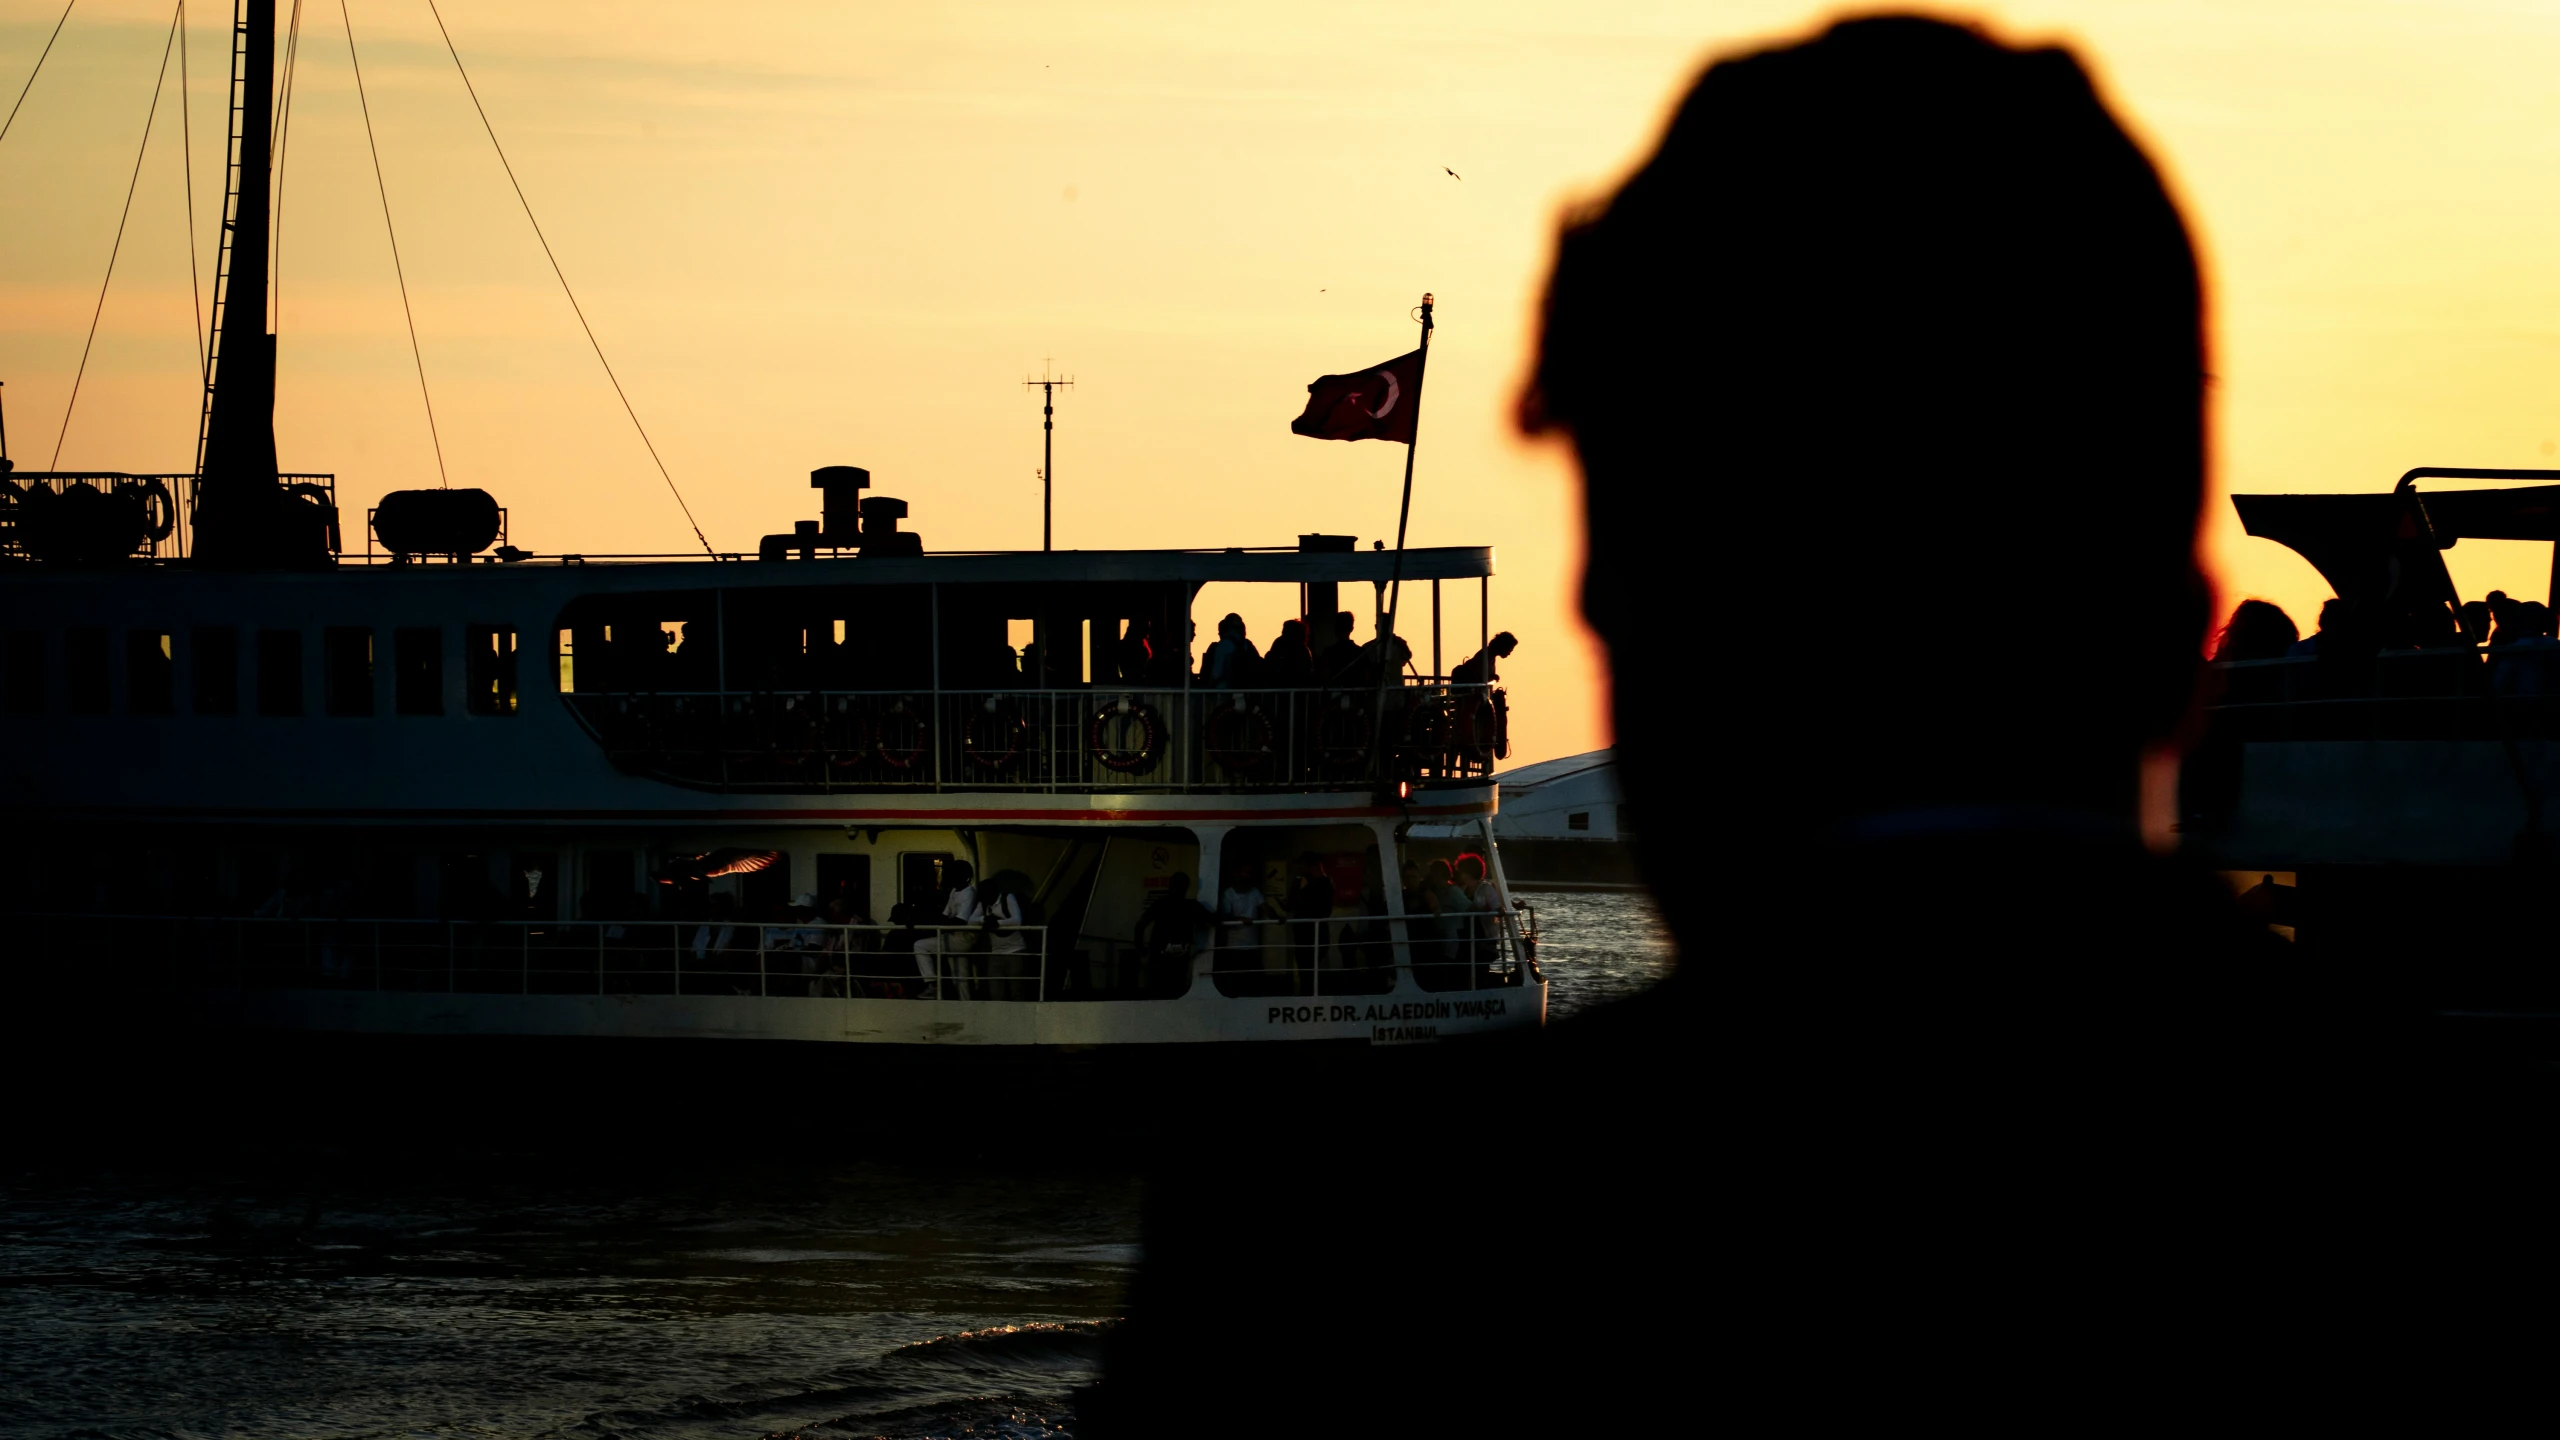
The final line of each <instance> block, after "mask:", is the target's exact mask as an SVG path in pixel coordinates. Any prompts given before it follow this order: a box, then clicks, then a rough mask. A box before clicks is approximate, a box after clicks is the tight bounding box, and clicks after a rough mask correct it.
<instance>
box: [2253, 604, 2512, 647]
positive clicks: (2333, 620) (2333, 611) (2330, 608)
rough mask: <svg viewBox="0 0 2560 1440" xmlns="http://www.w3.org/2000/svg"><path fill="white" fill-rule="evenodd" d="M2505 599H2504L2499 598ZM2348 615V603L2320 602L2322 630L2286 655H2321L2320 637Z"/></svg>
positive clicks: (2338, 624) (2300, 641)
mask: <svg viewBox="0 0 2560 1440" xmlns="http://www.w3.org/2000/svg"><path fill="white" fill-rule="evenodd" d="M2498 598H2504V597H2498ZM2346 615H2347V602H2346V601H2344V600H2340V599H2336V598H2334V597H2332V598H2330V599H2327V600H2323V601H2321V602H2320V628H2318V629H2316V630H2314V631H2312V632H2311V633H2310V634H2308V635H2305V636H2303V637H2302V638H2301V639H2299V640H2296V641H2294V642H2293V643H2292V644H2291V645H2288V646H2286V647H2285V652H2284V653H2285V654H2287V655H2293V656H2313V655H2318V654H2319V653H2320V637H2321V636H2323V635H2326V634H2328V633H2329V632H2330V631H2332V630H2335V629H2337V628H2339V626H2340V625H2341V624H2342V623H2344V621H2345V619H2346Z"/></svg>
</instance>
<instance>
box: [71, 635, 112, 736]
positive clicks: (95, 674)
mask: <svg viewBox="0 0 2560 1440" xmlns="http://www.w3.org/2000/svg"><path fill="white" fill-rule="evenodd" d="M62 640H63V648H62V678H63V682H64V688H65V689H67V690H68V691H69V692H70V694H69V699H70V702H71V713H72V714H74V715H104V714H106V713H107V632H106V628H105V627H104V626H100V625H74V626H72V627H71V628H70V630H68V631H66V632H65V633H64V634H63V637H62Z"/></svg>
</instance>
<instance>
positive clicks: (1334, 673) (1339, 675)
mask: <svg viewBox="0 0 2560 1440" xmlns="http://www.w3.org/2000/svg"><path fill="white" fill-rule="evenodd" d="M1352 624H1353V620H1352V615H1351V612H1350V611H1348V610H1339V611H1336V612H1334V617H1333V639H1332V641H1331V642H1329V643H1328V644H1326V646H1325V647H1324V653H1323V654H1321V655H1318V656H1317V657H1316V678H1317V679H1318V680H1319V681H1321V682H1322V683H1323V684H1324V685H1325V686H1327V687H1328V688H1339V687H1341V686H1344V685H1348V684H1351V683H1353V682H1354V680H1355V678H1356V677H1357V675H1358V673H1359V669H1360V646H1359V645H1358V644H1356V643H1354V642H1353V640H1352V638H1351V626H1352Z"/></svg>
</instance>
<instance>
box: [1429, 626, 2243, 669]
mask: <svg viewBox="0 0 2560 1440" xmlns="http://www.w3.org/2000/svg"><path fill="white" fill-rule="evenodd" d="M2278 613H2282V612H2278ZM2285 628H2286V629H2288V630H2290V629H2292V628H2293V627H2292V626H2291V625H2287V626H2286V627H2285ZM1519 648H1520V640H1519V637H1518V636H1515V635H1513V634H1512V633H1511V632H1510V631H1508V630H1505V631H1503V632H1501V633H1500V634H1498V635H1496V636H1494V637H1493V638H1492V639H1491V640H1488V641H1486V642H1485V645H1484V648H1483V649H1481V650H1479V651H1477V652H1476V653H1475V654H1473V655H1470V656H1468V657H1467V658H1466V659H1464V660H1461V661H1459V662H1458V668H1457V669H1455V670H1452V671H1450V672H1449V683H1450V684H1452V685H1490V684H1492V683H1494V682H1495V681H1497V680H1499V679H1501V678H1502V676H1501V675H1500V674H1499V673H1497V671H1496V669H1495V662H1496V661H1500V660H1508V659H1510V658H1511V652H1512V651H1514V650H1517V649H1519Z"/></svg>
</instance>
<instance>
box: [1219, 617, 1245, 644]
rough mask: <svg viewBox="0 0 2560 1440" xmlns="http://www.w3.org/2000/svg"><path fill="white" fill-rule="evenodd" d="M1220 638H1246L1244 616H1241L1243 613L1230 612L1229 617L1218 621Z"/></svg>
mask: <svg viewBox="0 0 2560 1440" xmlns="http://www.w3.org/2000/svg"><path fill="white" fill-rule="evenodd" d="M1218 638H1219V639H1221V640H1241V639H1243V638H1244V617H1243V616H1241V615H1237V614H1232V613H1230V614H1229V615H1228V616H1227V618H1225V619H1224V620H1221V621H1219V622H1218Z"/></svg>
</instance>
